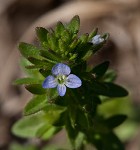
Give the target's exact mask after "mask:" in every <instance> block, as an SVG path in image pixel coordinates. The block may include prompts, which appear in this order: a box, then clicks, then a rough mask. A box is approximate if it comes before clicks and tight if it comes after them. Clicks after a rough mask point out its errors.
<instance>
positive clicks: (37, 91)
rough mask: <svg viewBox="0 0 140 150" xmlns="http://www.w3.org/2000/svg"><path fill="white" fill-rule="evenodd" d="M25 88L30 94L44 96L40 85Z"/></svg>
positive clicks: (44, 90) (44, 92)
mask: <svg viewBox="0 0 140 150" xmlns="http://www.w3.org/2000/svg"><path fill="white" fill-rule="evenodd" d="M25 88H26V89H27V90H28V91H29V92H31V93H32V94H37V95H43V94H46V89H44V88H42V85H41V84H30V85H26V86H25Z"/></svg>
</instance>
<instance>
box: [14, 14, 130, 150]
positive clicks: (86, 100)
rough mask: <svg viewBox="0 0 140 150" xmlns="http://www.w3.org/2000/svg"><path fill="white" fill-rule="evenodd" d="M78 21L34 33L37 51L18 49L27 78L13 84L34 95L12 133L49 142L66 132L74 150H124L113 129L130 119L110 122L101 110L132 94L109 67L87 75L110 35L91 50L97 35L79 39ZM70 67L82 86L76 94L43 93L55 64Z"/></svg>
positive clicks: (120, 117)
mask: <svg viewBox="0 0 140 150" xmlns="http://www.w3.org/2000/svg"><path fill="white" fill-rule="evenodd" d="M79 28H80V19H79V17H78V16H75V17H73V18H72V20H71V21H70V22H69V23H68V24H63V23H61V22H58V23H57V25H56V27H55V28H54V30H53V29H50V30H46V29H45V28H43V27H37V28H36V34H37V37H38V41H39V44H40V45H39V46H38V47H36V46H34V45H31V44H27V43H23V42H22V43H20V44H19V50H20V53H21V54H22V56H23V59H22V66H23V68H24V70H25V72H26V73H27V74H28V76H29V77H26V78H22V79H17V80H16V81H15V82H14V84H17V85H21V84H24V85H25V88H26V89H27V90H28V91H29V92H31V93H32V94H34V96H33V98H32V99H31V100H30V101H29V102H28V103H27V104H26V106H25V108H24V113H23V114H24V117H23V118H22V119H20V120H19V121H17V122H16V123H15V125H14V126H13V128H12V131H13V133H14V134H15V135H17V136H21V137H25V138H29V137H30V138H31V137H40V138H42V139H45V140H48V139H50V138H51V137H53V136H54V135H55V134H56V133H57V132H59V131H60V130H61V129H62V128H65V129H66V131H67V134H68V137H69V139H70V142H71V144H72V149H77V150H78V149H83V150H84V146H85V144H86V143H90V144H92V145H93V146H95V147H96V148H97V149H98V150H103V149H104V150H124V147H123V144H122V143H121V141H120V140H119V139H118V137H117V136H116V135H115V133H114V131H113V130H114V128H116V127H117V126H119V125H120V124H122V123H123V122H124V121H125V119H126V116H125V115H122V114H115V115H114V116H113V115H112V116H111V117H109V118H106V117H105V116H104V114H102V115H101V114H99V112H98V108H99V106H100V105H102V104H104V102H105V101H104V98H103V96H105V99H106V100H107V101H111V100H113V98H116V97H118V98H121V97H125V96H127V95H128V92H127V91H126V90H125V89H124V88H123V87H121V86H120V85H117V84H115V83H113V82H114V80H115V78H116V74H115V73H114V71H112V70H109V61H104V62H102V63H101V64H98V65H94V67H93V68H91V69H90V70H89V69H88V68H89V67H88V63H87V62H88V60H89V59H90V56H92V55H94V54H95V53H96V52H98V51H99V50H100V49H101V48H102V47H103V46H104V44H105V43H106V41H107V40H108V38H109V34H108V33H105V34H103V35H101V37H102V38H103V39H104V41H103V42H102V43H99V44H93V43H92V42H91V40H92V38H93V37H94V36H96V35H97V34H98V29H97V28H96V29H94V30H93V31H92V32H91V33H90V34H87V33H86V34H83V35H81V36H79V35H78V32H79ZM60 62H61V63H65V64H68V65H69V66H70V68H71V71H72V73H74V74H76V75H77V76H78V77H80V79H81V80H82V86H81V87H80V88H78V89H67V93H66V95H65V96H64V97H60V96H58V93H57V92H56V89H47V90H46V89H44V88H43V87H42V82H43V81H44V79H45V78H46V77H47V76H48V75H50V74H51V69H52V67H53V66H54V65H55V64H57V63H60Z"/></svg>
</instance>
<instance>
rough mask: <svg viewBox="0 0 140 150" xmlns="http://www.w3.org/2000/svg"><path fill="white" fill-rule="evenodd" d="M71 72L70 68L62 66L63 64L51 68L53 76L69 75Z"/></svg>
mask: <svg viewBox="0 0 140 150" xmlns="http://www.w3.org/2000/svg"><path fill="white" fill-rule="evenodd" d="M70 72H71V70H70V67H69V66H67V65H65V64H63V63H58V64H56V65H55V66H54V67H53V68H52V74H53V75H56V76H57V75H59V74H62V75H69V74H70Z"/></svg>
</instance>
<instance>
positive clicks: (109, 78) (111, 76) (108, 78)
mask: <svg viewBox="0 0 140 150" xmlns="http://www.w3.org/2000/svg"><path fill="white" fill-rule="evenodd" d="M116 78H117V75H116V72H115V71H114V70H108V71H107V72H106V73H105V75H104V76H103V81H105V82H113V81H115V79H116Z"/></svg>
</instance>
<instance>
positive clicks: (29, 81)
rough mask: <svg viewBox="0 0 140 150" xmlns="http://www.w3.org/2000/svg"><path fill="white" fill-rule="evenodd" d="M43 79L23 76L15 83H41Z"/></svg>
mask: <svg viewBox="0 0 140 150" xmlns="http://www.w3.org/2000/svg"><path fill="white" fill-rule="evenodd" d="M41 82H42V81H41V80H38V79H36V78H21V79H17V80H15V81H14V84H15V85H21V84H39V83H41Z"/></svg>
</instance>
